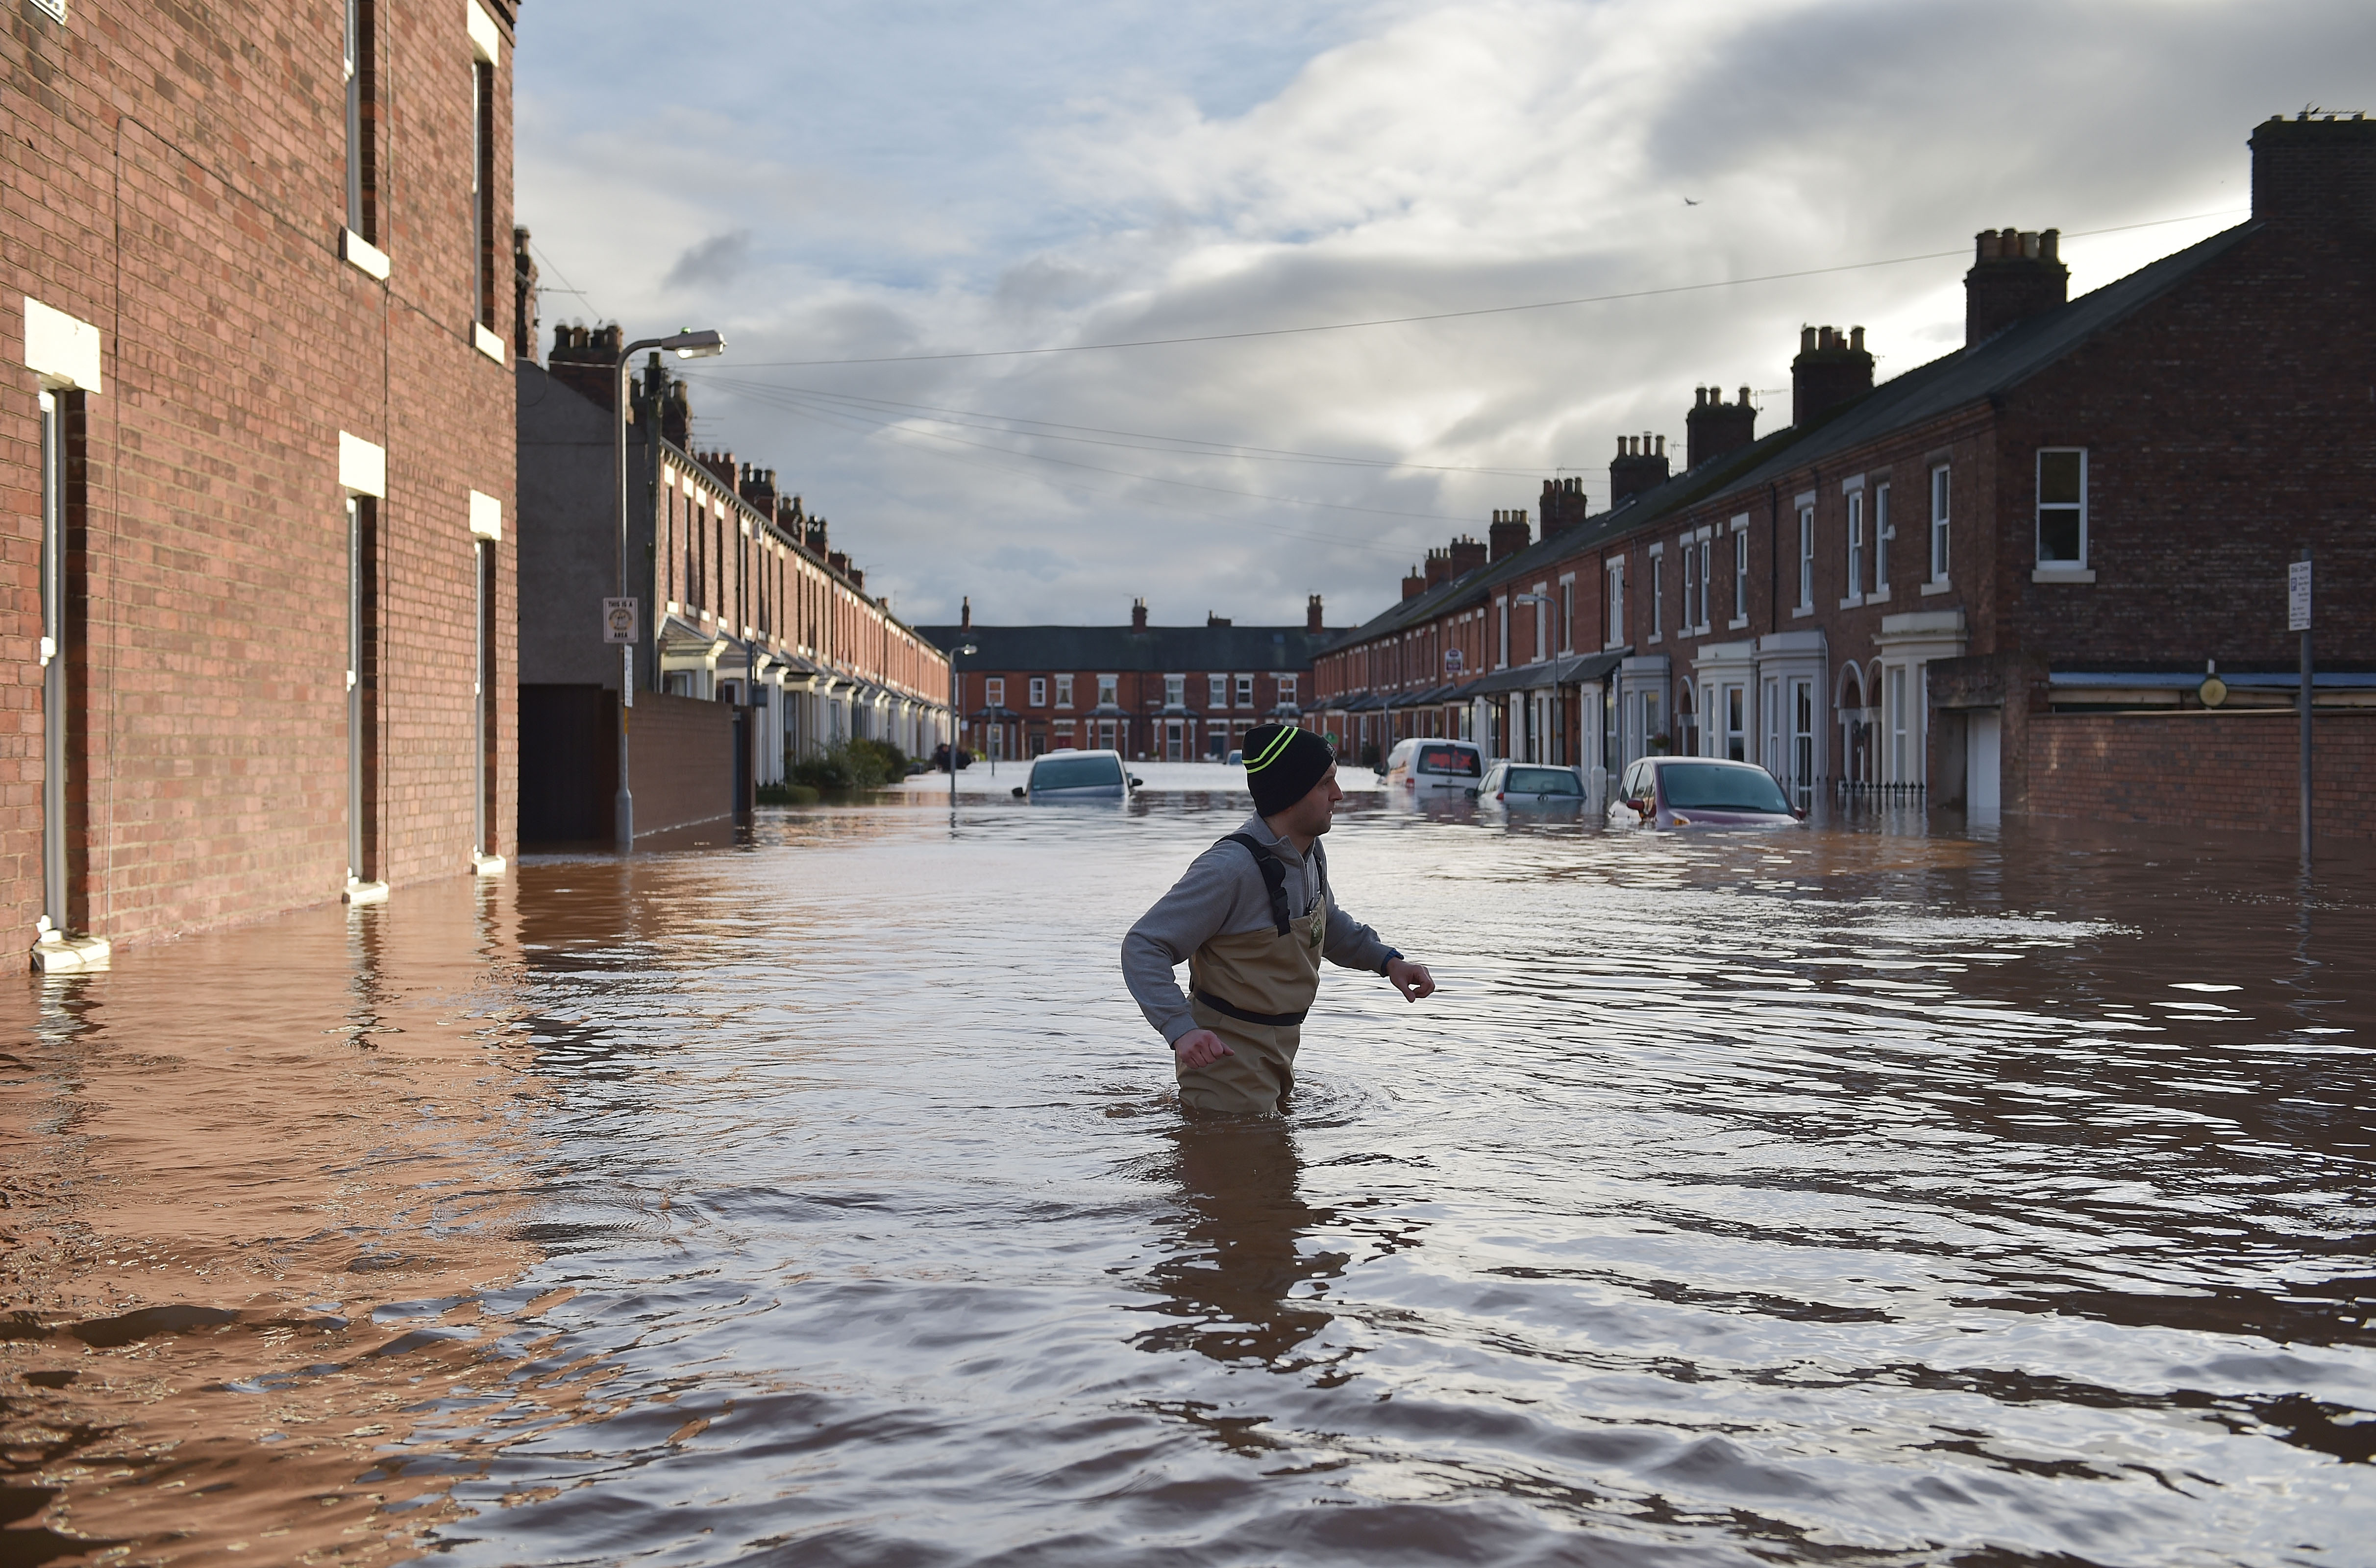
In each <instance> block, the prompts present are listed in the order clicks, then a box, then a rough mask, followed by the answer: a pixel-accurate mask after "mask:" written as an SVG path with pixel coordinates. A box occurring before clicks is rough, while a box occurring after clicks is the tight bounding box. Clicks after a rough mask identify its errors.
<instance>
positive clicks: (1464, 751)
mask: <svg viewBox="0 0 2376 1568" xmlns="http://www.w3.org/2000/svg"><path fill="white" fill-rule="evenodd" d="M1419 771H1420V772H1421V773H1443V774H1449V775H1451V776H1452V777H1454V778H1476V777H1477V776H1478V775H1479V774H1480V773H1482V772H1484V771H1485V769H1484V766H1483V764H1481V763H1480V762H1479V760H1478V756H1477V754H1476V753H1475V752H1472V751H1470V750H1469V749H1468V748H1467V747H1466V746H1421V747H1420V749H1419Z"/></svg>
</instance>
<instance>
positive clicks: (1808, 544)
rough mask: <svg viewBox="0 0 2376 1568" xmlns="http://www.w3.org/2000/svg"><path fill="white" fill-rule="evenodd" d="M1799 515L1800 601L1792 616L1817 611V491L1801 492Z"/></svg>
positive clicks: (1798, 504) (1797, 506) (1798, 507)
mask: <svg viewBox="0 0 2376 1568" xmlns="http://www.w3.org/2000/svg"><path fill="white" fill-rule="evenodd" d="M1794 509H1795V510H1796V511H1797V513H1798V516H1799V552H1798V559H1799V602H1798V604H1797V605H1796V606H1795V607H1794V608H1793V609H1792V610H1791V612H1790V613H1791V615H1792V616H1794V617H1796V616H1800V615H1812V614H1813V613H1814V612H1815V493H1814V492H1813V491H1812V490H1810V491H1807V492H1806V493H1803V494H1801V495H1800V497H1799V499H1798V503H1797V505H1796V507H1795V508H1794Z"/></svg>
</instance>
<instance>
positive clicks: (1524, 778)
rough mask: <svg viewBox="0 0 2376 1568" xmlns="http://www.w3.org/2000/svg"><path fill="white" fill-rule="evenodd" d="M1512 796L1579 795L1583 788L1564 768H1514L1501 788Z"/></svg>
mask: <svg viewBox="0 0 2376 1568" xmlns="http://www.w3.org/2000/svg"><path fill="white" fill-rule="evenodd" d="M1502 789H1503V792H1504V793H1505V794H1512V795H1581V794H1583V793H1584V786H1582V785H1581V784H1578V783H1577V782H1576V781H1575V775H1574V774H1573V773H1570V772H1569V771H1568V770H1567V769H1566V768H1564V767H1514V768H1512V769H1510V781H1509V782H1508V783H1506V784H1504V785H1503V786H1502Z"/></svg>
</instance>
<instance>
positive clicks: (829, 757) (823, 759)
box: [792, 739, 908, 790]
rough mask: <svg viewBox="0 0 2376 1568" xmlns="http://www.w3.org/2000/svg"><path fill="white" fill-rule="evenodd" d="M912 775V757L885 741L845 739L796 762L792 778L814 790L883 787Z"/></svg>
mask: <svg viewBox="0 0 2376 1568" xmlns="http://www.w3.org/2000/svg"><path fill="white" fill-rule="evenodd" d="M906 777H908V759H907V757H906V756H905V755H903V754H901V752H900V750H899V748H898V747H897V746H895V745H892V744H890V743H889V742H885V741H870V740H863V739H861V740H855V741H844V742H841V743H840V744H838V745H834V746H828V747H826V749H825V750H824V751H822V752H819V753H817V754H815V755H814V756H807V757H802V759H801V760H800V761H799V762H796V763H794V764H793V765H792V781H793V782H794V783H796V784H805V785H807V786H808V787H809V788H810V789H812V790H880V789H882V788H883V787H884V786H885V785H886V784H889V783H892V782H893V781H895V780H897V779H901V778H906Z"/></svg>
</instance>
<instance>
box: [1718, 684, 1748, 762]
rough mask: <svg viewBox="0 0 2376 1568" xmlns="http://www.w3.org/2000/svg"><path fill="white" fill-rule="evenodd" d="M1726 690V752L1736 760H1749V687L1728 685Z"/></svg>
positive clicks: (1732, 759)
mask: <svg viewBox="0 0 2376 1568" xmlns="http://www.w3.org/2000/svg"><path fill="white" fill-rule="evenodd" d="M1723 692H1724V754H1725V756H1726V757H1728V758H1729V759H1730V760H1731V761H1734V762H1746V761H1748V760H1749V724H1748V707H1749V702H1748V697H1749V689H1748V688H1747V687H1746V686H1726V687H1724V688H1723Z"/></svg>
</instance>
